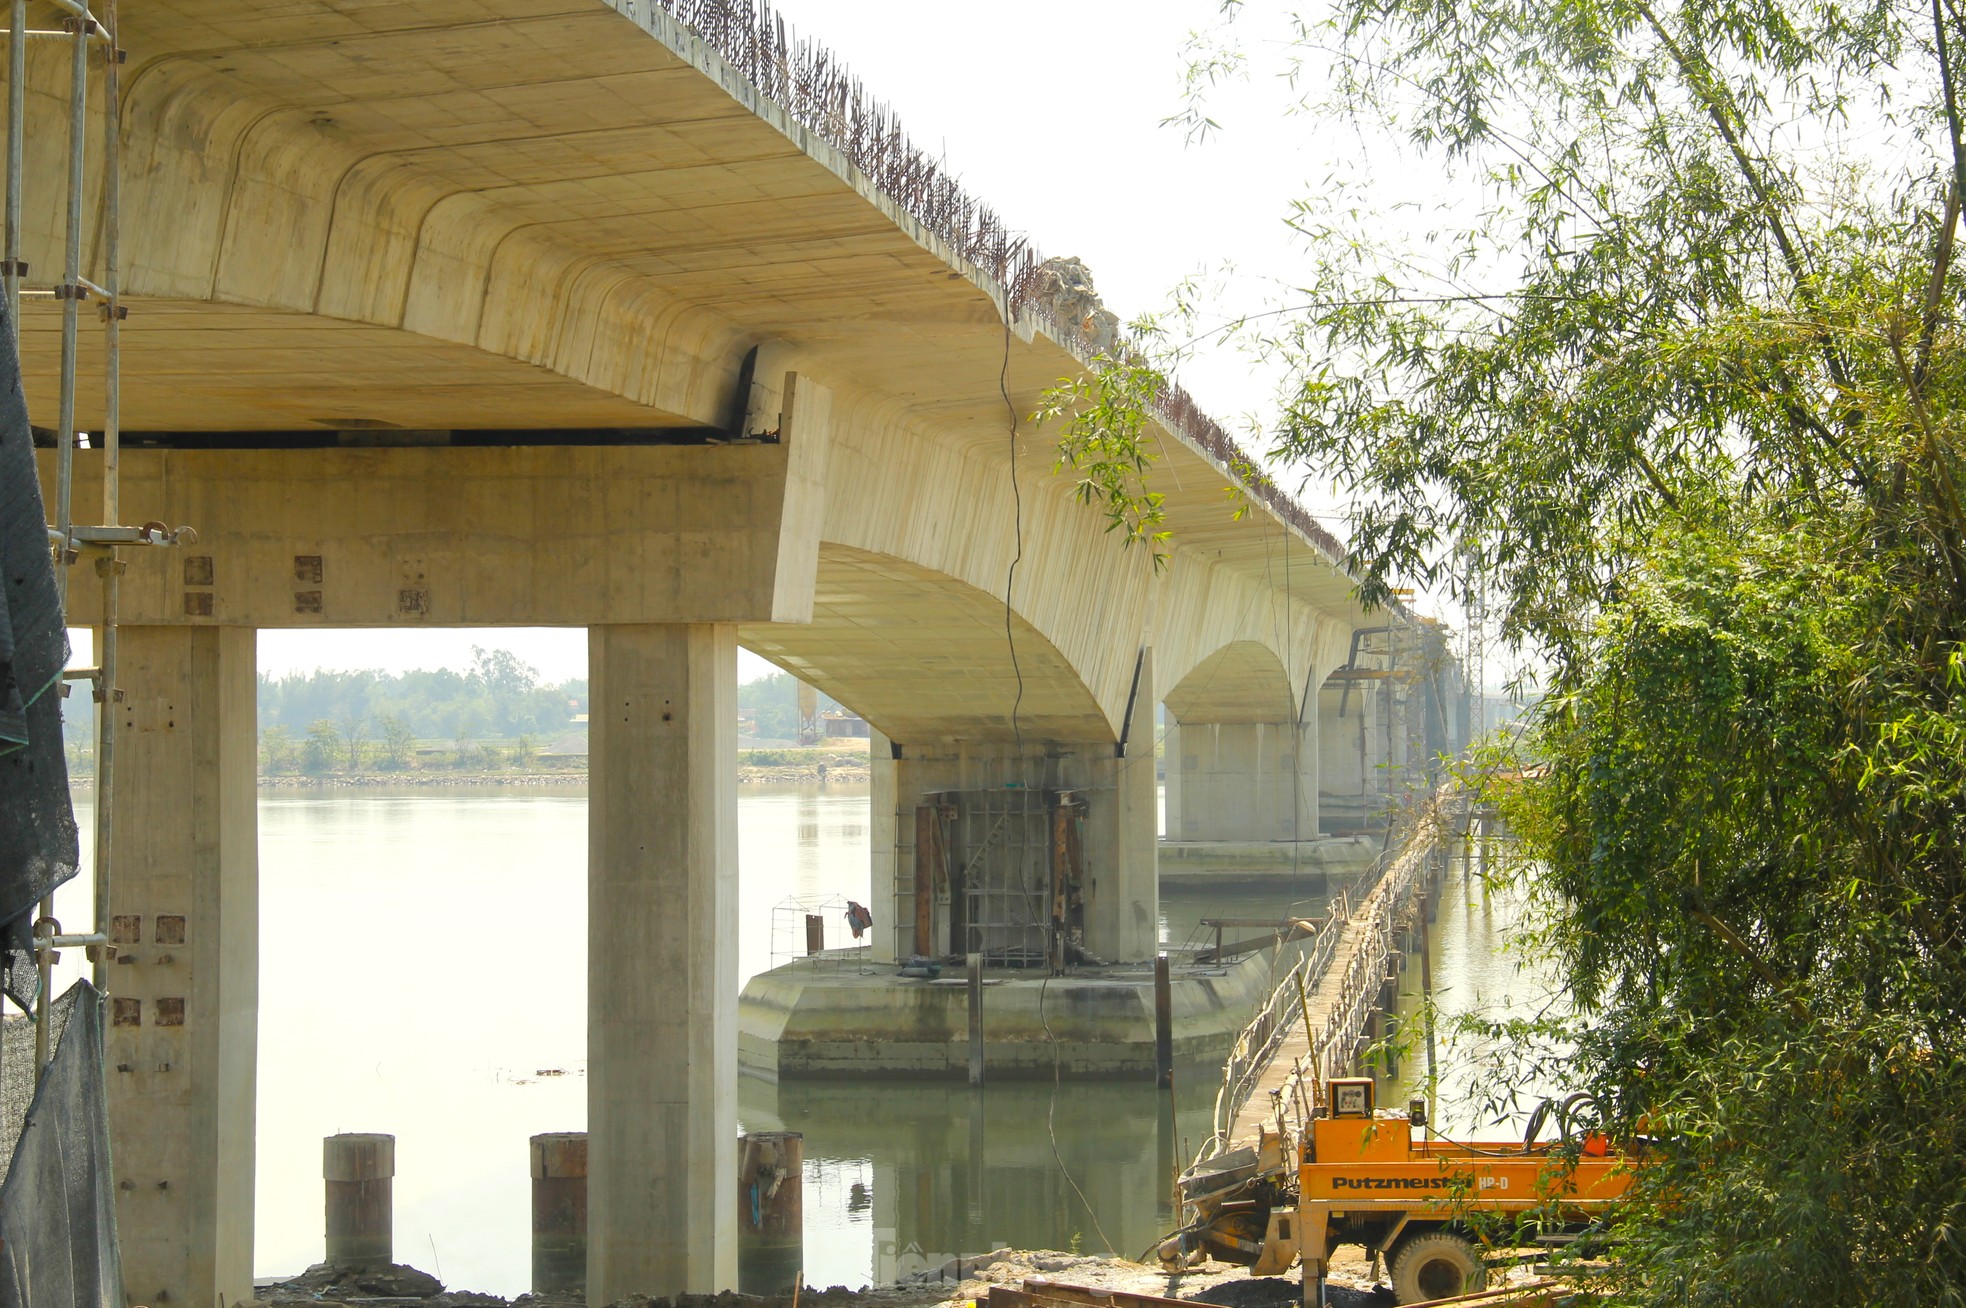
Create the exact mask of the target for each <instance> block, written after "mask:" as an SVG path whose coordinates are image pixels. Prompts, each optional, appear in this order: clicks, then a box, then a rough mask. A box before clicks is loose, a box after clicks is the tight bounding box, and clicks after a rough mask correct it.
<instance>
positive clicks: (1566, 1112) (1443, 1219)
mask: <svg viewBox="0 0 1966 1308" xmlns="http://www.w3.org/2000/svg"><path fill="white" fill-rule="evenodd" d="M1583 1099H1584V1096H1573V1097H1572V1098H1571V1099H1569V1100H1566V1101H1563V1102H1561V1103H1557V1102H1554V1101H1552V1102H1548V1103H1545V1104H1544V1105H1543V1106H1542V1107H1541V1108H1539V1109H1538V1111H1537V1112H1536V1114H1535V1115H1534V1116H1533V1117H1532V1120H1531V1122H1530V1126H1529V1131H1528V1135H1527V1138H1526V1139H1524V1140H1520V1141H1477V1142H1473V1143H1466V1142H1458V1141H1449V1140H1441V1139H1433V1138H1426V1137H1423V1136H1421V1135H1420V1134H1419V1133H1420V1132H1421V1131H1423V1130H1424V1128H1425V1125H1426V1122H1425V1105H1424V1102H1423V1101H1417V1100H1416V1101H1415V1102H1414V1103H1413V1105H1412V1106H1411V1108H1410V1109H1409V1111H1408V1112H1405V1113H1386V1112H1380V1111H1377V1110H1376V1109H1375V1106H1374V1103H1373V1083H1372V1081H1371V1079H1370V1078H1366V1077H1345V1078H1338V1079H1334V1080H1331V1081H1328V1082H1326V1083H1325V1095H1324V1103H1323V1105H1322V1109H1323V1111H1322V1112H1321V1113H1320V1114H1319V1115H1318V1116H1316V1117H1313V1118H1311V1119H1310V1121H1309V1123H1308V1126H1309V1128H1310V1129H1309V1130H1308V1131H1307V1132H1305V1133H1304V1138H1303V1139H1301V1140H1300V1141H1297V1142H1295V1146H1294V1147H1292V1146H1291V1145H1290V1144H1289V1143H1288V1142H1287V1141H1286V1139H1285V1137H1284V1136H1282V1135H1280V1134H1273V1133H1271V1132H1269V1131H1264V1132H1262V1133H1261V1137H1260V1139H1259V1140H1258V1142H1257V1143H1256V1144H1255V1145H1253V1146H1247V1147H1244V1148H1241V1149H1234V1150H1230V1151H1229V1152H1227V1153H1224V1154H1220V1155H1217V1156H1216V1157H1214V1158H1211V1159H1208V1160H1205V1161H1204V1162H1201V1163H1197V1164H1196V1165H1195V1166H1194V1167H1193V1168H1190V1169H1189V1171H1188V1172H1187V1174H1186V1175H1184V1176H1183V1177H1182V1179H1181V1186H1182V1198H1183V1200H1184V1201H1185V1203H1186V1206H1187V1208H1186V1211H1187V1213H1188V1214H1190V1215H1191V1220H1190V1221H1189V1223H1188V1225H1186V1226H1184V1227H1183V1228H1182V1229H1181V1230H1180V1231H1178V1232H1176V1233H1175V1234H1174V1235H1173V1236H1170V1237H1169V1238H1168V1239H1167V1240H1166V1241H1164V1242H1163V1243H1162V1244H1161V1246H1160V1256H1161V1260H1162V1262H1163V1263H1169V1264H1175V1265H1178V1264H1180V1263H1181V1262H1183V1261H1184V1260H1187V1259H1190V1258H1194V1257H1197V1256H1199V1255H1203V1254H1206V1255H1209V1256H1213V1257H1215V1258H1218V1259H1221V1260H1223V1261H1226V1262H1239V1263H1245V1264H1247V1265H1249V1266H1250V1268H1251V1270H1252V1271H1253V1272H1255V1273H1256V1274H1257V1275H1275V1274H1276V1273H1279V1272H1282V1271H1284V1270H1285V1269H1287V1268H1288V1267H1289V1266H1290V1265H1291V1264H1292V1263H1293V1262H1297V1261H1299V1260H1300V1259H1301V1261H1302V1262H1303V1265H1304V1302H1305V1303H1306V1304H1319V1303H1321V1302H1322V1298H1323V1285H1324V1278H1325V1274H1326V1272H1327V1271H1328V1269H1329V1266H1330V1261H1331V1255H1332V1252H1333V1251H1334V1250H1335V1249H1336V1248H1337V1247H1338V1246H1339V1245H1341V1244H1356V1245H1362V1246H1363V1247H1364V1248H1365V1250H1366V1251H1367V1253H1369V1254H1371V1255H1373V1256H1374V1257H1383V1258H1384V1259H1385V1260H1386V1263H1387V1266H1388V1267H1389V1268H1390V1270H1391V1274H1392V1283H1393V1292H1394V1294H1395V1295H1397V1296H1398V1298H1399V1302H1401V1303H1418V1302H1420V1301H1422V1300H1427V1299H1444V1298H1447V1297H1449V1296H1452V1295H1456V1294H1465V1293H1468V1292H1470V1291H1474V1290H1479V1289H1481V1288H1483V1287H1484V1286H1485V1285H1486V1283H1487V1278H1488V1273H1487V1266H1486V1264H1485V1262H1484V1261H1483V1258H1484V1252H1485V1248H1486V1246H1487V1244H1488V1242H1489V1240H1490V1239H1491V1238H1492V1236H1491V1235H1490V1234H1489V1233H1490V1232H1492V1231H1493V1230H1496V1229H1499V1228H1510V1229H1512V1228H1513V1227H1514V1226H1515V1225H1516V1223H1517V1220H1518V1219H1521V1218H1524V1217H1526V1216H1531V1215H1533V1217H1534V1218H1535V1219H1536V1221H1537V1225H1538V1232H1539V1238H1541V1239H1543V1240H1545V1241H1559V1242H1560V1241H1562V1240H1564V1239H1565V1238H1567V1237H1568V1236H1569V1235H1574V1234H1575V1233H1576V1232H1577V1231H1580V1230H1582V1229H1584V1228H1586V1227H1588V1226H1590V1225H1591V1224H1592V1223H1594V1222H1596V1221H1597V1220H1599V1219H1600V1218H1601V1217H1602V1216H1603V1214H1604V1212H1605V1210H1606V1209H1608V1208H1609V1207H1610V1206H1611V1205H1612V1204H1613V1203H1615V1202H1616V1201H1617V1200H1618V1199H1619V1198H1620V1197H1621V1196H1622V1195H1623V1194H1624V1192H1625V1190H1626V1188H1627V1187H1628V1186H1629V1184H1630V1181H1631V1170H1632V1168H1633V1166H1634V1165H1635V1162H1636V1160H1635V1159H1634V1158H1632V1157H1630V1156H1628V1155H1623V1154H1619V1153H1616V1152H1614V1151H1613V1150H1612V1148H1611V1146H1610V1142H1609V1141H1607V1140H1606V1139H1605V1138H1604V1137H1603V1136H1601V1135H1598V1134H1595V1133H1589V1132H1583V1131H1582V1128H1581V1127H1579V1126H1577V1125H1576V1124H1575V1123H1574V1122H1573V1120H1572V1119H1573V1117H1574V1116H1575V1115H1576V1112H1577V1110H1578V1109H1579V1107H1580V1106H1581V1104H1580V1101H1581V1100H1583ZM1552 1120H1554V1122H1555V1123H1556V1126H1557V1128H1558V1137H1557V1139H1556V1140H1553V1141H1550V1142H1547V1143H1545V1142H1540V1141H1539V1140H1538V1139H1537V1137H1538V1136H1539V1135H1540V1134H1541V1132H1542V1129H1543V1127H1544V1125H1545V1124H1546V1123H1547V1122H1549V1121H1552ZM1580 1133H1581V1134H1580ZM1292 1155H1294V1157H1293V1156H1292ZM1484 1215H1485V1216H1484ZM1489 1218H1495V1219H1500V1220H1499V1222H1495V1221H1490V1220H1488V1219H1489Z"/></svg>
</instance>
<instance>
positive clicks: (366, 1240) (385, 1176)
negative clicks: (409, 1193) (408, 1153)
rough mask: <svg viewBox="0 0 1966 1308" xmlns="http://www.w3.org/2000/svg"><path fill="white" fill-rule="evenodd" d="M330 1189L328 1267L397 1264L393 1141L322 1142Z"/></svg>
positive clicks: (349, 1138) (340, 1138) (346, 1138)
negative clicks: (393, 1195) (393, 1194)
mask: <svg viewBox="0 0 1966 1308" xmlns="http://www.w3.org/2000/svg"><path fill="white" fill-rule="evenodd" d="M321 1177H322V1180H323V1181H324V1182H325V1185H326V1189H327V1245H328V1249H327V1261H328V1263H329V1264H330V1265H331V1266H335V1267H373V1266H378V1265H384V1264H388V1263H392V1262H394V1261H395V1260H396V1259H395V1244H394V1235H395V1224H396V1217H395V1208H394V1203H393V1200H392V1195H391V1191H392V1189H393V1187H394V1185H395V1177H396V1137H395V1136H393V1135H331V1136H328V1137H327V1138H326V1139H324V1140H322V1141H321Z"/></svg>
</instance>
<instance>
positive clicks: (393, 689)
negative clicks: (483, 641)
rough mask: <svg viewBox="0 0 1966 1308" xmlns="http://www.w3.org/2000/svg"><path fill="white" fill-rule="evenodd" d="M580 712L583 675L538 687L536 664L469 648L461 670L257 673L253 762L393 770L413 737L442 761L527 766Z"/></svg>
mask: <svg viewBox="0 0 1966 1308" xmlns="http://www.w3.org/2000/svg"><path fill="white" fill-rule="evenodd" d="M586 711H587V682H586V680H585V679H584V678H577V679H573V680H569V681H564V682H561V683H559V684H558V685H542V684H540V680H539V672H538V670H537V669H535V668H533V667H531V666H529V665H528V664H526V663H525V662H524V661H523V660H521V659H520V658H519V657H518V656H517V655H516V654H514V653H512V651H510V650H503V649H493V650H488V649H482V648H479V647H477V646H473V647H472V650H471V668H470V669H469V670H468V671H464V672H459V671H456V670H454V669H451V668H437V669H434V670H432V669H422V668H419V669H416V670H414V671H410V672H403V673H396V674H392V673H387V672H379V671H375V670H373V669H365V670H359V671H354V672H336V671H328V670H317V671H314V672H309V673H305V674H296V675H294V676H287V677H269V676H266V675H264V674H262V675H261V676H260V679H259V728H260V767H261V769H262V770H263V771H266V772H305V773H310V774H320V773H326V772H336V771H356V770H360V769H361V768H363V767H365V766H370V767H375V768H378V769H381V770H389V771H397V770H402V769H406V768H409V767H411V766H412V765H413V764H414V762H415V760H416V757H417V754H418V752H419V745H420V743H421V742H444V743H445V744H446V745H447V747H448V748H447V750H446V751H445V752H446V757H445V758H444V759H443V760H442V761H443V762H445V763H448V764H450V765H452V766H459V767H497V766H501V765H512V764H517V765H521V766H526V765H530V764H531V763H533V762H535V761H536V759H537V756H538V749H539V746H540V744H541V743H542V741H544V742H549V743H550V740H551V738H552V737H554V736H556V735H559V734H561V733H563V732H565V731H567V730H569V729H571V726H572V722H573V719H574V717H575V715H576V714H580V713H584V712H586ZM498 743H503V744H506V745H507V746H508V747H507V748H506V749H503V750H500V749H498V748H497V744H498Z"/></svg>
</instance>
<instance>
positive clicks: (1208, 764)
mask: <svg viewBox="0 0 1966 1308" xmlns="http://www.w3.org/2000/svg"><path fill="white" fill-rule="evenodd" d="M1317 719H1318V715H1317V714H1315V713H1309V714H1306V715H1305V720H1304V722H1303V723H1302V724H1301V725H1300V724H1298V723H1293V722H1179V723H1176V722H1170V723H1169V724H1168V727H1167V738H1166V742H1165V744H1166V748H1165V751H1164V753H1165V757H1166V759H1167V838H1168V839H1169V840H1179V841H1186V840H1234V841H1250V840H1315V839H1317V835H1318V773H1319V766H1318V765H1319V759H1318V720H1317Z"/></svg>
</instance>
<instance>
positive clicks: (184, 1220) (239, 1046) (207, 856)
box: [65, 626, 259, 1305]
mask: <svg viewBox="0 0 1966 1308" xmlns="http://www.w3.org/2000/svg"><path fill="white" fill-rule="evenodd" d="M255 648H256V641H255V633H254V632H253V631H252V629H250V628H246V627H138V626H126V627H123V628H122V629H121V652H120V660H121V662H120V669H119V675H118V681H119V682H120V683H121V684H122V685H123V686H124V687H126V688H128V695H127V698H125V699H124V700H123V701H122V702H121V703H116V704H112V705H111V706H110V711H112V712H115V713H117V714H119V715H120V719H121V720H120V721H119V722H118V724H117V728H118V732H117V741H118V745H117V749H118V758H117V793H116V806H115V811H114V813H113V814H112V822H113V831H112V838H113V841H114V846H113V847H114V849H115V850H116V861H115V879H114V883H113V885H112V886H111V889H110V903H109V914H110V915H109V921H110V938H111V939H112V940H113V941H115V942H116V945H117V949H118V959H117V965H116V966H115V967H114V968H113V969H112V971H113V973H114V976H113V984H112V987H111V993H112V994H113V995H114V998H113V999H112V1000H111V1001H110V1022H109V1028H108V1032H107V1037H106V1039H105V1042H104V1062H105V1064H106V1068H107V1071H108V1083H109V1084H108V1106H109V1131H110V1145H111V1149H112V1150H113V1152H114V1157H115V1159H116V1176H117V1180H118V1182H119V1186H118V1189H117V1192H116V1221H117V1227H118V1229H119V1231H120V1233H121V1242H122V1251H123V1279H124V1283H125V1285H126V1286H127V1287H128V1289H129V1296H130V1300H131V1302H134V1303H149V1304H193V1305H204V1304H217V1303H220V1302H223V1303H234V1304H236V1303H249V1302H251V1300H252V1293H253V1270H252V1257H253V1125H254V1094H255V1072H256V1064H257V1060H258V1026H259V854H258V833H259V828H258V819H257V816H256V813H255V805H256V803H257V799H258V796H257V791H256V784H255V772H256V770H257V769H256V766H255V765H256V763H257V760H258V733H257V730H256V727H255V722H254V706H255V698H256V694H257V681H256V674H257V669H256V667H255V662H254V656H255ZM65 925H68V926H70V927H71V928H72V929H86V924H84V923H72V924H65Z"/></svg>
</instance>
